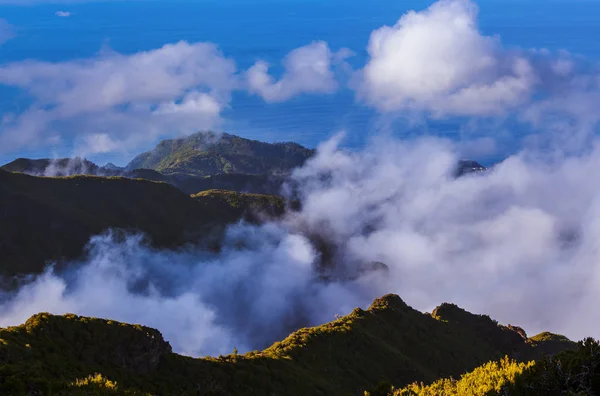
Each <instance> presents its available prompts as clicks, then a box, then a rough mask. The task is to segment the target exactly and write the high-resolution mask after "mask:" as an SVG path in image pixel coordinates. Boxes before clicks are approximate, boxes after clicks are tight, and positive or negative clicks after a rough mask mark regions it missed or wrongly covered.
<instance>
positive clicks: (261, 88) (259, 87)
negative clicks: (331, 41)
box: [246, 41, 338, 102]
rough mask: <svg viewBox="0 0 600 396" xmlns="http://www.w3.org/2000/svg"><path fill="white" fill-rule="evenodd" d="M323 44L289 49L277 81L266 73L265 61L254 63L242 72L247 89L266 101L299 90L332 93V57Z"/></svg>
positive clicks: (287, 95)
mask: <svg viewBox="0 0 600 396" xmlns="http://www.w3.org/2000/svg"><path fill="white" fill-rule="evenodd" d="M336 59H337V57H336V54H334V53H333V52H332V51H331V50H330V49H329V46H328V45H327V43H325V42H323V41H317V42H314V43H312V44H309V45H307V46H304V47H300V48H297V49H295V50H294V51H292V52H290V53H289V54H288V55H287V56H286V57H285V59H284V60H283V66H284V69H285V71H284V74H283V76H282V77H281V78H280V79H279V80H277V81H276V80H275V79H274V78H273V77H272V76H271V75H269V64H268V63H266V62H263V61H259V62H257V63H256V64H255V65H254V66H252V67H251V68H250V69H249V70H248V71H247V73H246V78H247V80H248V85H249V89H250V92H252V93H255V94H257V95H259V96H261V97H262V98H263V99H264V100H265V101H267V102H283V101H285V100H288V99H290V98H291V97H293V96H296V95H298V94H300V93H332V92H334V91H336V90H337V88H338V83H337V81H336V78H335V75H334V72H333V70H332V66H333V65H332V63H333V62H334V60H336Z"/></svg>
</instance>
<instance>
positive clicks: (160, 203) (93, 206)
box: [0, 170, 270, 275]
mask: <svg viewBox="0 0 600 396" xmlns="http://www.w3.org/2000/svg"><path fill="white" fill-rule="evenodd" d="M222 195H223V194H222V193H219V196H222ZM236 197H237V203H236V205H235V206H234V205H228V204H227V202H228V201H227V200H224V199H223V200H219V199H214V198H211V194H209V193H207V194H204V195H203V196H200V197H198V196H197V197H196V198H191V197H190V196H189V195H188V194H185V193H183V192H181V191H180V190H178V189H177V188H175V187H173V186H171V185H169V184H166V183H159V182H151V181H147V180H138V179H127V178H120V177H109V178H106V177H96V176H73V177H57V178H48V177H34V176H28V175H25V174H21V173H10V172H5V171H2V170H0V274H1V275H15V274H29V273H38V272H40V271H41V270H42V269H43V268H44V266H45V264H46V262H47V261H49V260H59V261H60V260H62V259H73V258H76V257H79V256H80V255H81V253H82V252H83V248H84V246H85V245H86V243H87V242H88V241H89V239H90V237H91V236H93V235H96V234H99V233H102V232H103V231H105V230H107V229H109V228H117V229H124V230H128V231H132V232H135V231H141V232H143V233H145V234H146V235H147V236H148V238H149V239H150V242H151V243H152V244H153V245H154V246H156V247H166V248H173V247H178V246H181V245H182V244H184V243H186V242H189V241H194V242H196V241H199V240H201V239H202V238H203V236H204V235H206V234H211V235H214V232H210V233H209V232H208V231H214V229H219V228H223V227H224V226H225V225H226V224H229V223H232V222H236V221H238V220H239V219H240V218H241V216H242V215H244V214H245V213H246V211H247V210H252V211H257V210H258V207H257V205H258V204H257V203H256V200H255V198H254V196H251V197H250V200H249V201H248V202H247V203H246V202H245V201H244V195H243V194H238V195H236ZM269 208H270V206H269V207H268V208H267V209H269ZM269 210H270V209H269Z"/></svg>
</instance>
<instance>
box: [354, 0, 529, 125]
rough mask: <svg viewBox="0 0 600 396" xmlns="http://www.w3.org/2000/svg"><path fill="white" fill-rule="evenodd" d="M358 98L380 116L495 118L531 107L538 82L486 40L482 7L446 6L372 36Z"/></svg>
mask: <svg viewBox="0 0 600 396" xmlns="http://www.w3.org/2000/svg"><path fill="white" fill-rule="evenodd" d="M368 51H369V56H370V59H369V61H368V63H367V65H366V66H365V68H364V70H362V83H361V85H360V88H359V93H360V95H361V96H362V97H363V98H364V99H365V100H366V101H367V102H368V103H370V104H371V105H373V106H375V107H377V108H379V109H380V110H382V111H386V112H387V111H397V110H426V111H428V112H430V113H432V114H434V115H436V116H442V115H490V114H492V115H495V114H499V113H501V112H503V111H504V110H505V109H506V108H512V107H515V106H517V105H519V104H520V103H522V102H523V101H524V100H527V99H528V97H529V95H530V94H531V92H532V90H533V87H534V85H535V83H536V78H535V74H534V71H533V69H532V65H531V64H530V62H529V60H528V59H527V58H525V57H523V56H521V55H519V54H516V53H512V52H510V51H507V50H505V49H503V48H502V46H501V44H500V41H499V39H498V38H496V37H488V36H484V35H482V34H481V33H480V32H479V30H478V26H477V6H476V5H475V4H474V3H473V2H471V1H469V0H441V1H439V2H437V3H434V4H433V5H432V6H431V7H429V8H428V9H427V10H425V11H422V12H415V11H411V12H409V13H407V14H405V15H404V16H403V17H402V18H400V20H399V21H398V22H397V23H396V25H394V26H391V27H390V26H385V27H382V28H380V29H378V30H376V31H374V32H373V33H372V35H371V39H370V42H369V48H368Z"/></svg>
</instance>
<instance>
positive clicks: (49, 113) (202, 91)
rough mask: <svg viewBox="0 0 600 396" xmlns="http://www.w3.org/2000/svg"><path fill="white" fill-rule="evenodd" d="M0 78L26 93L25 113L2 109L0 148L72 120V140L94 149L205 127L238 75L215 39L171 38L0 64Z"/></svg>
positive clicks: (132, 144) (19, 143) (212, 123)
mask: <svg viewBox="0 0 600 396" xmlns="http://www.w3.org/2000/svg"><path fill="white" fill-rule="evenodd" d="M0 83H1V84H5V85H9V86H15V87H18V88H21V89H23V90H24V91H25V92H27V93H28V94H29V95H30V96H31V97H32V98H34V104H33V105H32V106H31V107H30V108H28V109H27V110H26V111H25V112H23V113H21V114H5V115H4V124H3V133H2V134H1V135H0V147H6V148H12V149H15V148H18V147H20V146H24V145H27V144H29V143H30V142H32V141H33V140H36V139H43V138H44V137H47V136H53V135H58V136H59V137H62V134H61V132H60V131H61V130H73V129H74V128H75V125H77V130H78V131H83V132H82V134H81V136H82V140H81V141H80V143H84V149H85V150H87V152H91V153H94V152H108V151H118V150H119V149H127V148H133V147H135V146H136V145H139V144H140V143H143V142H146V141H152V140H153V139H155V138H156V137H158V136H160V135H161V134H163V133H169V132H170V133H171V134H181V133H190V132H193V131H196V130H198V129H202V128H210V127H213V126H215V125H217V124H218V123H219V121H220V112H221V110H222V109H223V108H224V107H226V106H227V105H228V103H229V96H230V93H231V91H232V90H233V89H235V88H236V86H237V84H238V81H237V77H236V66H235V64H234V62H233V61H232V60H230V59H227V58H225V57H224V56H223V54H222V53H221V52H220V51H219V50H218V48H217V47H216V46H215V45H212V44H206V43H198V44H190V43H187V42H179V43H176V44H170V45H165V46H163V47H162V48H159V49H157V50H153V51H148V52H140V53H136V54H133V55H122V54H118V53H114V52H106V53H102V54H100V56H99V57H98V58H95V59H88V60H76V61H70V62H62V63H49V62H38V61H26V62H17V63H12V64H8V65H4V66H0Z"/></svg>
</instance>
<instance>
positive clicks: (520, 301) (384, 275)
mask: <svg viewBox="0 0 600 396" xmlns="http://www.w3.org/2000/svg"><path fill="white" fill-rule="evenodd" d="M340 139H341V138H340V137H337V138H336V139H333V140H332V141H329V142H327V143H326V144H324V145H322V146H321V148H320V149H319V153H318V155H317V156H316V157H315V158H314V159H312V160H310V161H309V162H308V163H307V164H306V166H304V167H303V168H301V169H298V170H297V171H296V172H295V174H294V176H293V178H292V180H291V181H290V184H289V191H294V193H295V196H297V197H299V198H300V199H301V202H302V209H301V210H300V211H299V212H292V213H289V214H288V215H286V216H285V217H284V218H283V219H282V220H280V221H277V222H271V223H267V224H264V225H261V226H253V225H247V224H238V225H235V226H232V227H231V228H230V229H229V231H228V233H227V236H226V237H225V240H224V243H223V246H224V248H223V251H222V252H221V253H220V254H218V255H217V254H213V253H209V252H205V251H202V250H201V249H200V248H188V249H187V250H184V251H179V252H172V251H156V250H153V249H150V248H148V247H146V246H145V245H144V244H143V243H142V241H141V239H140V238H139V237H136V236H132V237H129V238H127V239H125V240H119V239H116V238H115V237H113V236H111V235H104V236H98V237H95V238H93V239H92V241H91V242H90V252H89V256H88V257H87V258H86V259H85V260H84V261H82V262H78V263H74V268H73V269H71V270H70V271H67V272H66V273H58V272H54V271H52V270H48V271H47V272H46V273H45V274H44V275H42V276H40V277H39V278H38V279H37V280H35V281H34V282H32V283H30V284H29V285H27V286H24V287H22V288H21V289H20V290H19V292H18V293H17V294H15V295H13V296H11V297H10V298H9V299H7V300H6V301H5V302H4V304H2V305H1V306H0V318H2V319H1V320H0V325H2V326H6V325H15V324H18V323H21V322H23V321H24V320H25V319H26V318H27V317H28V316H30V315H32V314H34V313H36V312H39V311H50V312H53V313H57V314H62V313H66V312H74V313H77V314H81V315H92V316H102V317H108V318H112V319H117V320H121V321H126V322H136V323H143V324H146V325H150V326H153V327H156V328H158V329H160V330H161V331H162V332H163V333H164V334H165V336H166V338H167V339H168V340H169V341H170V342H171V343H172V344H173V346H174V348H175V350H176V351H179V352H182V353H186V354H191V355H195V356H200V355H206V354H219V353H227V352H231V351H232V350H233V347H234V346H237V348H238V349H240V350H243V351H246V350H253V349H260V348H263V347H265V346H267V345H268V344H269V343H270V342H272V341H275V340H277V339H280V338H282V337H283V336H285V335H286V334H287V333H289V332H291V331H292V330H294V329H297V328H299V327H303V326H307V325H314V324H318V323H323V322H326V321H330V320H332V319H333V317H334V315H335V314H346V313H348V312H350V311H351V310H352V309H353V308H354V307H356V306H362V307H366V306H368V305H369V304H370V303H371V301H372V299H373V298H374V297H377V296H380V295H383V294H385V293H397V294H399V295H400V296H401V297H402V298H403V299H405V301H406V302H407V303H408V304H410V305H411V306H413V307H415V308H417V309H420V310H423V311H430V310H431V309H433V308H434V307H435V306H436V305H438V304H439V303H441V302H444V301H448V302H454V303H457V304H459V305H460V306H462V307H464V308H466V309H468V310H470V311H472V312H476V313H487V314H490V315H491V316H492V317H494V318H496V319H498V320H499V321H500V322H502V323H510V324H515V325H520V326H523V327H524V328H525V329H526V330H527V331H528V332H530V333H537V332H540V331H543V330H550V331H555V332H561V333H564V334H566V335H567V336H569V337H571V338H573V339H580V338H583V337H584V336H595V337H598V336H599V334H598V330H597V329H598V324H600V314H596V312H597V310H595V309H594V308H595V306H596V302H597V301H598V298H600V292H599V290H600V267H599V266H598V263H599V262H600V255H599V254H600V253H599V251H598V249H597V248H596V245H597V240H598V238H599V237H600V223H599V221H598V219H600V217H599V216H598V213H599V210H600V207H599V206H598V204H597V202H600V188H599V187H598V186H597V185H596V184H594V183H590V179H589V178H590V175H593V174H594V170H595V169H597V168H598V167H599V166H600V144H599V142H595V144H594V145H593V147H592V149H591V150H589V151H587V152H585V153H580V155H577V156H561V157H556V156H555V155H552V156H550V155H547V154H544V153H543V152H533V151H529V150H524V151H522V152H521V153H519V154H517V155H514V156H512V157H510V158H508V159H507V160H505V161H504V162H503V163H501V164H499V165H497V166H496V167H495V168H494V169H492V170H491V171H489V172H486V173H482V174H477V175H472V176H466V177H461V178H459V179H455V178H454V177H453V175H452V174H453V172H452V170H453V166H454V164H455V163H456V160H457V158H459V156H460V153H461V147H460V146H456V145H454V144H453V143H451V142H448V141H444V140H439V139H424V140H417V141H413V142H406V141H400V140H395V139H389V138H380V139H379V140H375V141H374V142H373V143H372V144H370V145H369V146H368V147H367V148H365V149H364V150H362V151H359V152H348V151H345V150H343V149H340V148H339V144H340ZM377 262H381V263H384V264H385V265H386V266H387V270H385V269H384V268H383V267H382V266H381V265H379V264H377V265H375V264H374V263H377Z"/></svg>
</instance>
